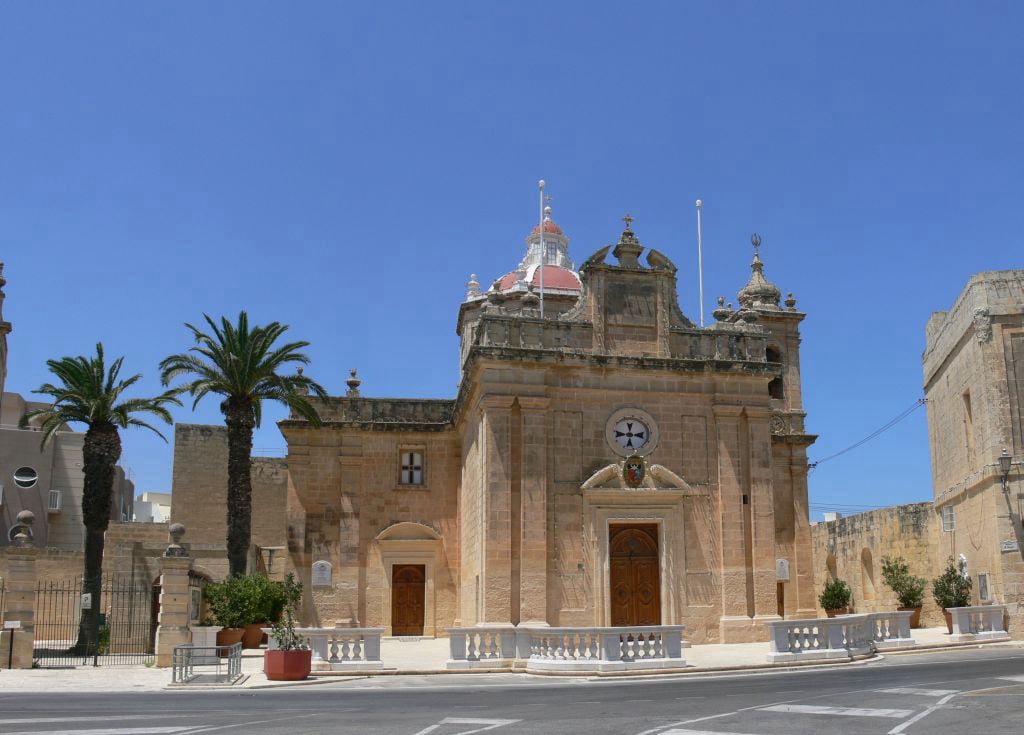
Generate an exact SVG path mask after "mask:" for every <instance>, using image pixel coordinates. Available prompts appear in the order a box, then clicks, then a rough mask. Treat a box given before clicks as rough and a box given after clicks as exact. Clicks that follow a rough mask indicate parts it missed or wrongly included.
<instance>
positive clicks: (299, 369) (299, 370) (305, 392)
mask: <svg viewBox="0 0 1024 735" xmlns="http://www.w3.org/2000/svg"><path fill="white" fill-rule="evenodd" d="M295 372H296V374H297V375H298V376H299V377H300V378H301V377H302V366H301V365H300V366H299V367H297V368H295ZM295 392H296V393H298V394H299V395H303V396H308V395H309V388H307V387H306V386H304V385H297V386H295Z"/></svg>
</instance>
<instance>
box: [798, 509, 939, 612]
mask: <svg viewBox="0 0 1024 735" xmlns="http://www.w3.org/2000/svg"><path fill="white" fill-rule="evenodd" d="M940 532H941V524H940V521H939V518H938V516H937V514H936V512H935V509H934V508H933V506H932V504H931V503H914V504H912V505H896V506H892V507H890V508H882V509H880V510H874V511H870V512H868V513H860V514H858V515H855V516H849V517H847V518H840V519H839V520H837V521H827V522H824V523H818V524H816V525H814V526H812V527H811V537H812V539H813V543H814V583H815V589H816V590H817V592H818V593H820V592H821V590H822V588H823V587H824V586H825V582H826V581H828V580H829V579H832V578H839V579H842V580H844V581H845V582H846V583H847V584H848V585H849V586H850V589H851V590H852V591H853V611H856V612H876V611H882V610H895V609H896V607H897V606H898V602H897V600H896V595H895V594H894V593H893V592H892V590H890V589H889V588H888V587H886V586H885V584H884V583H883V582H882V557H884V556H902V557H903V558H904V559H906V560H907V563H908V564H909V565H910V573H911V574H914V575H916V576H919V577H924V578H925V579H927V580H928V582H929V585H928V588H927V589H926V590H925V599H924V608H923V610H922V625H927V626H932V625H943V618H942V612H941V610H940V609H939V608H938V607H937V606H936V605H935V601H934V600H933V599H932V596H931V580H932V579H933V578H934V577H935V576H937V575H938V573H939V572H940V571H941V567H942V563H941V562H940V561H937V560H940V559H944V558H945V557H943V553H944V548H943V545H942V543H941V541H942V539H941V533H940ZM815 597H817V595H816V596H815ZM815 603H817V600H815ZM818 613H819V614H820V615H824V611H823V610H821V609H820V607H819V609H818Z"/></svg>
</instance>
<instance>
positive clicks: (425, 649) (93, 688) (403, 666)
mask: <svg viewBox="0 0 1024 735" xmlns="http://www.w3.org/2000/svg"><path fill="white" fill-rule="evenodd" d="M913 633H914V639H915V640H916V641H917V646H916V648H915V649H910V650H918V649H928V648H930V647H937V646H942V647H945V646H947V645H948V643H947V641H948V639H949V637H948V635H947V634H946V629H945V628H922V629H918V630H915V631H914V632H913ZM965 645H968V646H976V645H978V644H974V643H972V644H965ZM994 645H999V644H994ZM1003 645H1007V644H1003ZM1009 645H1018V646H1021V645H1024V643H1022V642H1020V641H1015V642H1013V643H1011V644H1009ZM767 654H768V644H767V643H731V644H710V645H701V646H692V647H690V648H687V649H684V651H683V655H684V656H685V657H686V660H687V663H688V664H690V665H691V666H692V668H691V669H690V671H691V672H693V673H698V672H700V671H702V670H703V671H715V670H723V669H751V668H766V667H767V661H766V659H767ZM887 655H891V654H887ZM447 659H448V639H447V638H438V639H418V640H403V639H400V638H386V639H384V640H383V641H382V642H381V660H383V661H384V665H385V666H386V667H387V673H390V674H396V673H397V674H416V673H429V672H441V671H444V670H445V668H444V665H445V661H447ZM774 668H778V667H774ZM448 673H451V672H448ZM242 674H243V681H241V682H240V683H238V684H236V685H235V686H234V687H233V688H236V689H249V688H263V687H280V686H318V685H325V684H330V683H339V682H344V681H351V680H352V677H339V676H337V675H332V676H320V677H314V678H311V679H309V680H307V681H305V682H299V683H296V682H270V681H267V677H266V676H265V675H264V674H263V651H262V650H249V651H245V652H244V653H243V655H242ZM452 675H453V676H475V674H452ZM359 678H362V676H361V675H360V676H359ZM170 682H171V670H170V669H158V668H156V667H155V666H154V667H146V666H100V667H90V666H84V667H78V668H73V669H28V670H16V671H7V670H0V692H4V693H7V692H49V693H53V692H111V691H121V692H132V691H160V690H169V689H170V690H173V691H191V692H195V691H202V690H204V689H211V688H212V687H209V686H190V687H173V688H170V687H169V685H170Z"/></svg>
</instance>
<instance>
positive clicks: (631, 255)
mask: <svg viewBox="0 0 1024 735" xmlns="http://www.w3.org/2000/svg"><path fill="white" fill-rule="evenodd" d="M633 219H634V218H633V217H632V216H631V215H629V214H627V215H626V216H625V217H623V218H622V221H623V222H625V223H626V229H624V230H623V231H622V234H621V235H620V236H619V242H618V244H617V245H616V246H615V249H614V250H613V251H612V255H614V256H615V257H616V258H618V259H619V266H620V267H622V268H639V267H640V262H639V260H637V258H639V256H640V253H642V252H643V251H644V246H643V245H641V244H640V240H638V239H637V236H636V234H635V233H634V232H633V230H632V229H631V226H632V224H633Z"/></svg>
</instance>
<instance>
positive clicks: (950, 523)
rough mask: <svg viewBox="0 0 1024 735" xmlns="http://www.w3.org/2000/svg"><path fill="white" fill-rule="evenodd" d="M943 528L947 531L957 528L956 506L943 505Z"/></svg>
mask: <svg viewBox="0 0 1024 735" xmlns="http://www.w3.org/2000/svg"><path fill="white" fill-rule="evenodd" d="M942 530H943V531H944V532H946V533H949V532H951V531H955V530H956V508H954V507H953V506H952V505H944V506H942Z"/></svg>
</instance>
